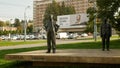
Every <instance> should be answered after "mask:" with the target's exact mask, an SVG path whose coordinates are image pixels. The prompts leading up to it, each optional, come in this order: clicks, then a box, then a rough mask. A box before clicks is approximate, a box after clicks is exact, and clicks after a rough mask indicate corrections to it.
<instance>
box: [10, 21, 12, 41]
mask: <svg viewBox="0 0 120 68" xmlns="http://www.w3.org/2000/svg"><path fill="white" fill-rule="evenodd" d="M11 22H12V19H10V22H9V28H10V31H9V38H10V41H11V31H12V30H11V29H12V26H11V24H12V23H11Z"/></svg>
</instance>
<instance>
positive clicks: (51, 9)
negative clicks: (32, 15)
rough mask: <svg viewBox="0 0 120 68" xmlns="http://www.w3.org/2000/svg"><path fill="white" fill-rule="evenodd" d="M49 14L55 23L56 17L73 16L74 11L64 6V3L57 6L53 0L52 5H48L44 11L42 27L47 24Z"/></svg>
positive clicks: (70, 7) (72, 8)
mask: <svg viewBox="0 0 120 68" xmlns="http://www.w3.org/2000/svg"><path fill="white" fill-rule="evenodd" d="M50 14H52V15H53V19H54V21H57V16H58V15H67V14H75V9H74V7H72V6H65V3H64V2H63V3H62V5H59V4H58V3H56V2H55V0H53V2H52V4H49V5H48V6H47V8H46V10H45V14H44V19H43V23H44V25H45V24H46V23H48V20H49V18H50Z"/></svg>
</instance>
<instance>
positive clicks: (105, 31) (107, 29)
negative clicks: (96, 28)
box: [100, 18, 112, 51]
mask: <svg viewBox="0 0 120 68" xmlns="http://www.w3.org/2000/svg"><path fill="white" fill-rule="evenodd" d="M100 32H101V33H100V36H101V38H102V50H103V51H104V50H105V48H106V49H107V51H109V43H110V37H111V35H112V30H111V25H110V24H109V23H108V19H107V18H104V19H103V23H102V25H101V28H100Z"/></svg>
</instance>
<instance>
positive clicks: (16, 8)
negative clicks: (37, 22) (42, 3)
mask: <svg viewBox="0 0 120 68" xmlns="http://www.w3.org/2000/svg"><path fill="white" fill-rule="evenodd" d="M27 6H31V7H30V8H29V9H27V11H26V14H27V15H26V16H27V19H32V17H33V0H0V20H10V19H15V18H19V19H24V11H25V7H27Z"/></svg>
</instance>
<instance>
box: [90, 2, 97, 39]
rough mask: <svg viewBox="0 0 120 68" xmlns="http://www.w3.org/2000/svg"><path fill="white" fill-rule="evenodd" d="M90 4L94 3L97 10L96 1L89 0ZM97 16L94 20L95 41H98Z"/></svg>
mask: <svg viewBox="0 0 120 68" xmlns="http://www.w3.org/2000/svg"><path fill="white" fill-rule="evenodd" d="M89 3H93V4H94V5H93V6H94V9H95V10H96V0H89ZM96 16H97V13H95V18H94V36H93V37H94V39H95V41H97V24H96Z"/></svg>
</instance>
